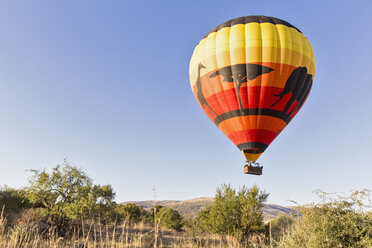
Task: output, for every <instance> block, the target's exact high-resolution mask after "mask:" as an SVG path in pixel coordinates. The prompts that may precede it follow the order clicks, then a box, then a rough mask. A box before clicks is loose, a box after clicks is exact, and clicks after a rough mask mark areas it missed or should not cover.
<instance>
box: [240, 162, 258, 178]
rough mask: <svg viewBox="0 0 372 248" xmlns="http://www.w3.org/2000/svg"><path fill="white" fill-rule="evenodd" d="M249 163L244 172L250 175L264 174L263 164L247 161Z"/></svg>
mask: <svg viewBox="0 0 372 248" xmlns="http://www.w3.org/2000/svg"><path fill="white" fill-rule="evenodd" d="M247 163H248V164H246V165H244V174H250V175H257V176H260V175H262V169H263V166H260V164H259V163H255V162H251V161H247Z"/></svg>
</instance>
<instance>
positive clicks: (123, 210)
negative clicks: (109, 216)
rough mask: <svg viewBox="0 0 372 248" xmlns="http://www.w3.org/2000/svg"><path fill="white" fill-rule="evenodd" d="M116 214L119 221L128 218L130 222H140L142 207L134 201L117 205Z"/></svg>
mask: <svg viewBox="0 0 372 248" xmlns="http://www.w3.org/2000/svg"><path fill="white" fill-rule="evenodd" d="M114 212H115V216H116V217H117V219H118V221H119V222H121V221H123V220H126V219H127V220H128V221H129V222H130V223H138V222H140V221H141V214H142V211H141V208H140V207H139V206H137V205H136V204H134V203H127V204H124V205H117V206H115V210H114Z"/></svg>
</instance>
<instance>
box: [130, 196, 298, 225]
mask: <svg viewBox="0 0 372 248" xmlns="http://www.w3.org/2000/svg"><path fill="white" fill-rule="evenodd" d="M213 201H214V198H212V197H201V198H195V199H190V200H185V201H172V200H169V201H156V204H157V205H162V206H164V207H169V208H173V209H175V210H177V211H178V212H179V213H180V214H182V215H183V216H184V217H186V218H194V217H196V216H197V215H198V213H199V211H201V210H204V209H205V208H206V207H207V206H208V205H209V204H210V203H212V202H213ZM125 203H134V204H136V205H138V206H143V207H144V208H145V209H150V208H151V207H152V204H153V201H131V202H124V203H123V204H125ZM294 209H295V208H294V207H283V206H279V205H275V204H266V206H265V207H264V209H263V212H264V221H269V220H272V219H275V218H276V217H277V216H279V215H281V214H290V213H291V212H293V211H294Z"/></svg>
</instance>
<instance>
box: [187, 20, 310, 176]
mask: <svg viewBox="0 0 372 248" xmlns="http://www.w3.org/2000/svg"><path fill="white" fill-rule="evenodd" d="M189 70H190V83H191V88H192V91H193V93H194V96H195V98H196V99H197V101H198V103H199V104H200V106H201V108H202V109H203V111H204V112H205V114H206V115H207V116H208V117H209V118H210V119H211V120H212V121H213V122H214V124H215V125H216V126H217V127H218V128H219V129H220V130H221V131H222V132H223V133H224V134H225V135H226V136H227V137H228V138H229V139H230V140H231V141H232V142H233V143H234V144H235V145H236V146H237V147H238V148H239V149H240V150H241V151H242V153H243V154H244V156H245V158H246V160H247V164H246V165H245V167H244V171H245V173H246V174H256V175H261V174H262V166H260V165H259V164H258V163H257V162H256V160H257V159H258V158H259V157H260V156H261V154H262V153H263V152H264V151H265V150H266V149H267V147H268V146H269V145H270V144H271V143H272V142H273V140H274V139H275V138H276V137H277V136H278V135H279V134H280V133H281V132H282V131H283V129H284V128H285V127H286V126H287V125H288V123H289V122H290V121H291V120H292V119H293V117H294V116H295V115H296V114H297V113H298V111H299V110H300V109H301V107H302V106H303V104H304V102H305V101H306V99H307V97H308V95H309V93H310V90H311V87H312V84H313V78H314V73H315V59H314V54H313V50H312V48H311V45H310V42H309V41H308V39H307V38H306V37H305V36H304V34H303V33H302V32H301V31H300V30H299V29H298V28H296V27H294V26H293V25H291V24H289V23H288V22H286V21H283V20H280V19H278V18H274V17H267V16H245V17H239V18H235V19H232V20H229V21H227V22H224V23H222V24H220V25H218V26H217V27H215V28H214V29H212V30H211V31H210V32H209V33H207V34H206V35H205V36H204V38H202V39H201V41H200V42H199V43H198V44H197V46H196V47H195V49H194V52H193V54H192V57H191V61H190V69H189Z"/></svg>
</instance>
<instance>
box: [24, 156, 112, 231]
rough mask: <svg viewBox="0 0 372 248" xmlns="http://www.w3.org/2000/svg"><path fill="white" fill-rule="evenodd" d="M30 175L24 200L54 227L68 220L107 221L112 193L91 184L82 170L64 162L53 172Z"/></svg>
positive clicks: (105, 188)
mask: <svg viewBox="0 0 372 248" xmlns="http://www.w3.org/2000/svg"><path fill="white" fill-rule="evenodd" d="M30 172H31V174H32V175H31V177H30V179H29V185H28V186H27V187H25V189H24V192H25V193H24V196H25V197H26V198H27V199H28V201H30V203H31V204H33V206H34V207H37V208H39V209H40V210H41V211H40V212H41V213H42V214H43V215H45V216H48V217H50V218H51V219H52V220H53V221H54V222H55V224H57V225H61V224H63V222H64V221H65V220H68V219H71V220H76V219H80V218H91V217H97V216H100V217H101V218H106V217H107V216H108V215H109V213H110V212H111V211H112V208H113V206H114V202H113V199H114V197H115V193H114V192H113V189H112V187H111V185H102V186H101V185H98V184H93V181H92V179H90V178H89V177H88V176H87V175H86V173H85V172H84V171H83V170H81V169H78V168H77V167H74V166H71V165H70V164H69V163H68V162H67V161H66V160H64V163H63V165H62V166H59V165H58V166H56V167H55V168H53V169H52V172H47V171H46V170H45V169H43V170H35V169H34V170H30Z"/></svg>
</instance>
